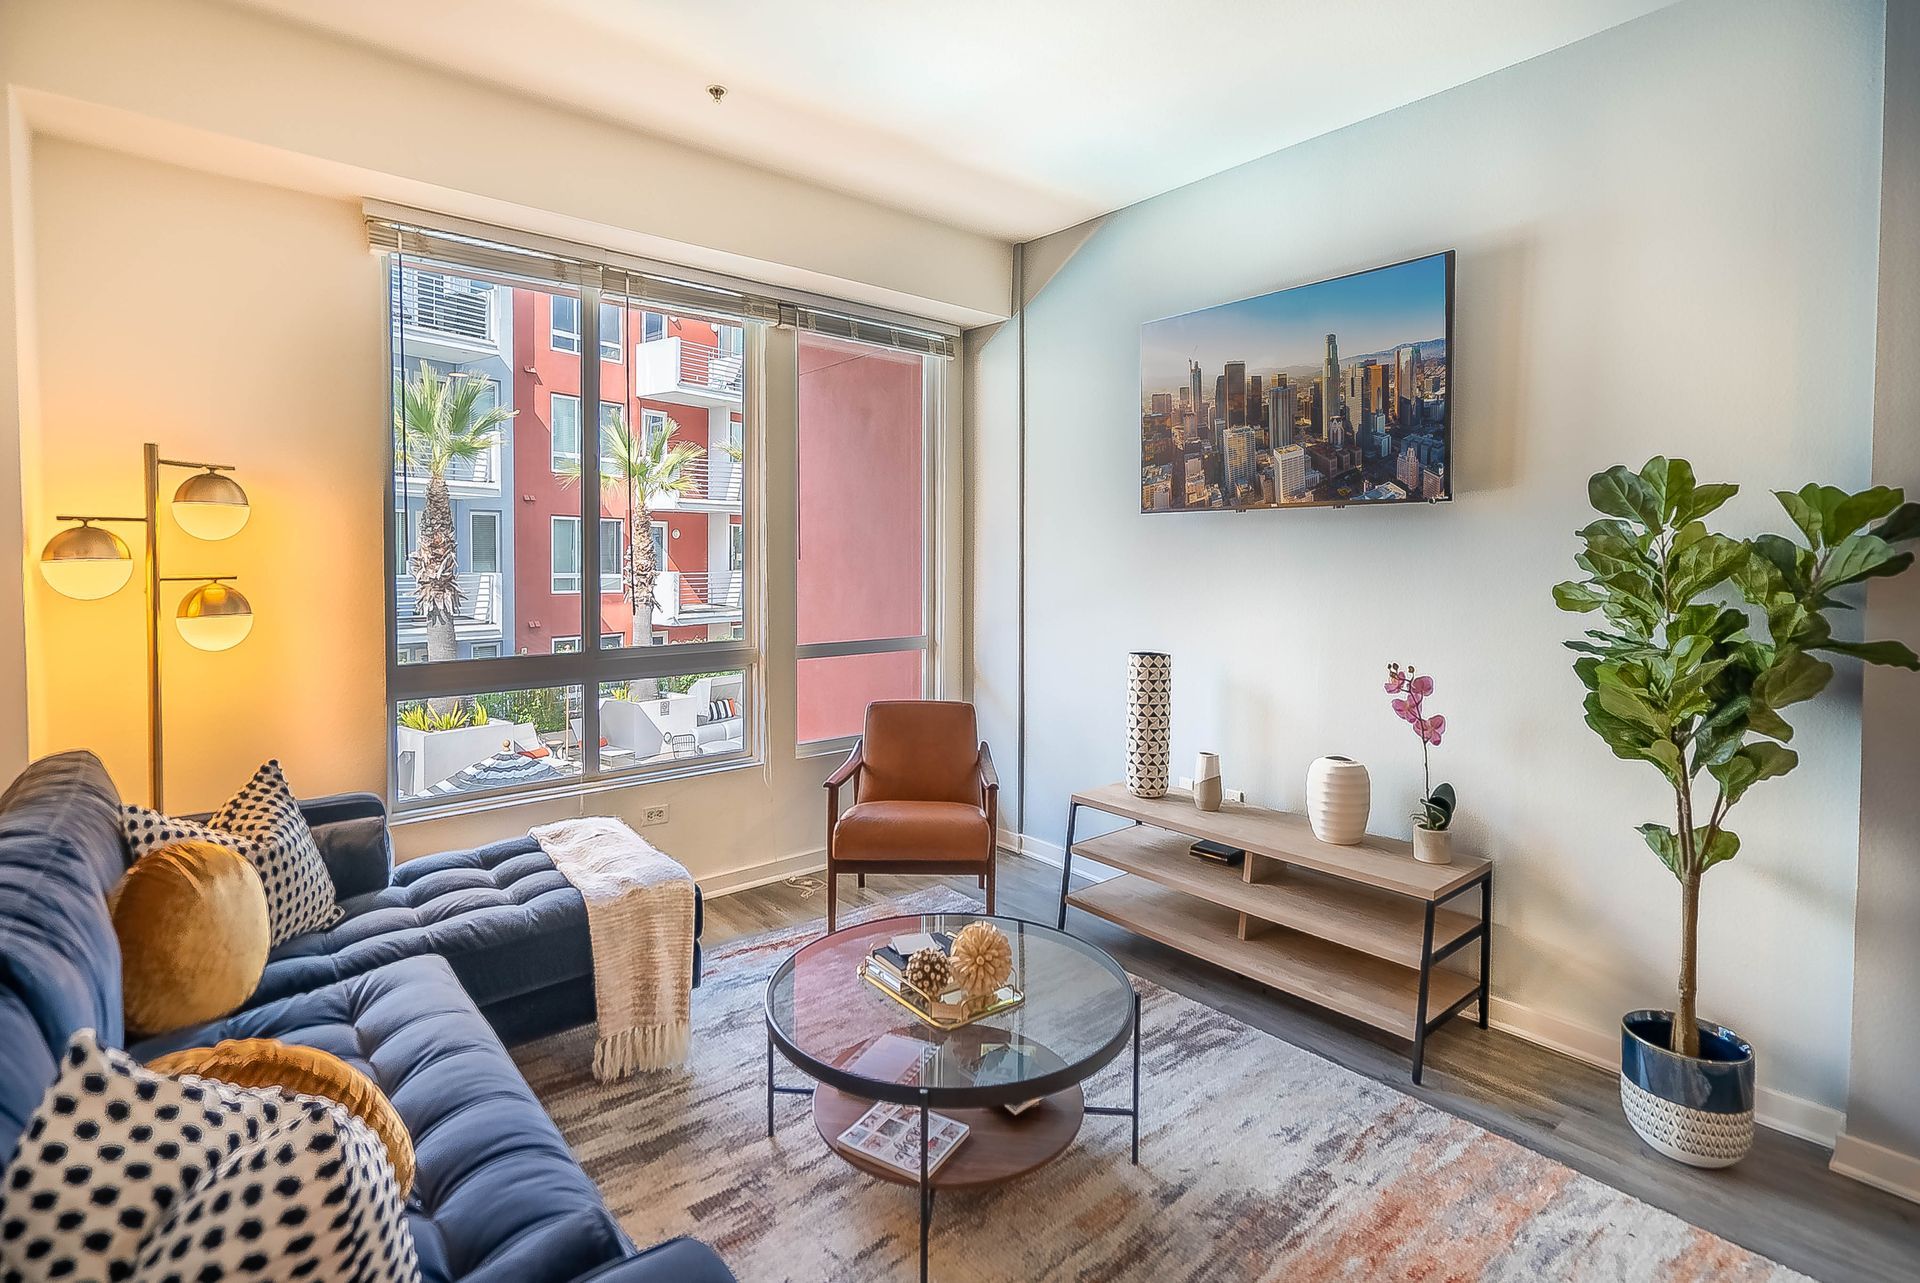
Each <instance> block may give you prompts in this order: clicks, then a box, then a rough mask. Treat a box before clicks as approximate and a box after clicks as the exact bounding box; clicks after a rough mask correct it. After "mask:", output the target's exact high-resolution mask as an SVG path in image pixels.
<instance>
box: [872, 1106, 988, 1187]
mask: <svg viewBox="0 0 1920 1283" xmlns="http://www.w3.org/2000/svg"><path fill="white" fill-rule="evenodd" d="M970 1130H971V1129H970V1128H969V1127H968V1126H967V1125H966V1124H965V1123H963V1122H961V1121H960V1120H959V1119H957V1118H948V1117H947V1116H946V1115H945V1114H932V1113H930V1114H928V1115H927V1174H928V1175H929V1176H931V1175H932V1174H933V1173H934V1172H936V1171H938V1170H940V1164H942V1163H944V1162H946V1161H947V1159H948V1157H950V1156H951V1155H952V1153H953V1151H954V1150H955V1149H957V1148H959V1146H960V1142H961V1141H963V1140H965V1139H966V1138H967V1132H968V1131H970ZM840 1143H841V1144H842V1145H845V1146H846V1147H847V1148H848V1149H851V1150H853V1151H854V1152H855V1153H856V1154H859V1155H860V1156H862V1157H863V1158H870V1159H872V1160H874V1161H875V1162H877V1163H881V1164H883V1165H885V1166H887V1167H891V1168H892V1169H893V1170H895V1171H897V1172H899V1173H901V1174H902V1175H905V1176H913V1177H916V1178H917V1177H918V1176H919V1175H920V1111H919V1110H918V1109H916V1108H914V1107H913V1106H912V1105H889V1104H886V1103H884V1102H883V1103H881V1104H877V1105H875V1106H874V1107H873V1108H872V1109H869V1110H868V1111H867V1112H866V1113H864V1114H862V1115H860V1118H859V1120H858V1121H856V1122H855V1123H854V1124H853V1126H851V1127H849V1128H847V1130H845V1131H843V1132H841V1133H840Z"/></svg>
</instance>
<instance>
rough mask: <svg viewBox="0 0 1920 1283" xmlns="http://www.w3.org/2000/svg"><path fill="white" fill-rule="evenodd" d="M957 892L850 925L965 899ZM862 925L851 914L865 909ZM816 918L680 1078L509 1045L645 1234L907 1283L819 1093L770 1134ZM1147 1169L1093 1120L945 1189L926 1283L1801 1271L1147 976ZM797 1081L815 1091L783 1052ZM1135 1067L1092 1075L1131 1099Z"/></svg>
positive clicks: (578, 1047)
mask: <svg viewBox="0 0 1920 1283" xmlns="http://www.w3.org/2000/svg"><path fill="white" fill-rule="evenodd" d="M972 907H974V905H973V903H972V902H971V901H968V900H967V899H965V898H964V897H962V896H960V895H958V894H957V893H955V892H952V891H949V890H946V889H935V890H929V891H927V892H923V893H915V894H913V895H909V896H903V897H900V898H898V899H895V900H893V901H891V902H889V903H888V904H887V905H884V906H880V907H878V908H875V909H869V910H867V911H866V912H864V913H862V914H860V915H858V916H859V917H862V918H865V917H875V916H882V915H884V914H892V913H931V912H941V911H949V912H950V911H965V910H966V909H968V908H972ZM849 920H851V915H850V919H849ZM819 929H820V927H819V924H817V923H816V924H813V925H810V926H805V927H796V928H792V929H789V930H783V931H778V932H772V933H769V934H766V935H761V936H755V937H750V938H746V939H742V940H738V941H734V942H730V943H728V944H724V945H721V946H719V947H718V948H716V949H714V950H713V952H712V953H711V955H709V959H708V962H707V974H706V980H705V982H704V984H703V985H702V987H701V988H700V990H699V991H698V992H697V993H696V994H695V995H694V1004H693V1020H694V1033H693V1051H692V1056H691V1058H690V1060H689V1062H688V1064H687V1065H686V1067H685V1068H684V1069H682V1070H677V1071H673V1072H670V1073H661V1074H652V1075H641V1076H640V1077H639V1078H637V1079H634V1080H632V1081H629V1082H626V1083H621V1084H614V1085H611V1086H604V1085H602V1084H599V1083H596V1082H595V1081H594V1080H593V1075H592V1072H591V1066H592V1063H593V1033H592V1030H591V1029H577V1030H573V1031H571V1032H568V1033H565V1034H560V1035H557V1036H556V1037H553V1038H549V1039H546V1040H544V1041H542V1042H537V1043H532V1044H529V1045H527V1046H525V1047H523V1048H520V1049H519V1050H518V1051H516V1052H515V1056H516V1058H517V1059H518V1060H519V1061H520V1065H521V1068H522V1070H523V1071H524V1072H525V1073H526V1076H527V1079H528V1081H529V1082H531V1083H532V1084H533V1087H534V1090H535V1091H537V1092H538V1093H539V1095H540V1099H541V1100H542V1101H543V1102H545V1104H546V1107H547V1109H548V1111H549V1112H550V1113H551V1114H552V1115H553V1117H554V1120H555V1121H556V1122H557V1123H558V1124H559V1126H560V1130H561V1131H562V1132H563V1133H564V1134H565V1135H566V1137H567V1140H568V1142H569V1143H570V1144H572V1146H573V1148H574V1151H575V1153H577V1154H578V1155H579V1156H580V1159H581V1161H582V1162H583V1163H584V1164H585V1166H586V1169H587V1172H588V1174H589V1175H591V1176H592V1177H593V1179H594V1180H595V1181H597V1182H598V1183H599V1185H600V1188H601V1190H602V1191H604V1192H605V1194H606V1198H607V1202H608V1204H609V1206H611V1207H612V1208H613V1211H614V1213H615V1215H617V1216H618V1217H619V1218H620V1221H621V1224H622V1225H624V1226H625V1227H626V1230H627V1232H628V1233H629V1234H631V1235H632V1236H633V1238H634V1240H635V1241H636V1242H639V1243H652V1242H656V1241H658V1240H660V1239H663V1238H669V1237H672V1236H673V1235H677V1234H691V1235H694V1236H696V1237H698V1238H702V1239H704V1240H706V1241H707V1242H708V1243H711V1244H712V1245H713V1246H714V1248H715V1249H717V1250H718V1251H719V1253H720V1254H721V1255H722V1256H723V1257H725V1258H726V1260H727V1263H728V1264H729V1265H730V1266H732V1267H733V1270H734V1271H735V1273H737V1274H738V1275H739V1276H740V1279H741V1280H742V1283H772V1281H773V1280H782V1279H788V1280H797V1281H804V1283H816V1281H818V1280H825V1279H832V1280H868V1279H874V1280H880V1279H885V1280H895V1279H907V1278H913V1277H917V1273H918V1265H919V1260H918V1246H919V1217H918V1204H917V1202H916V1197H915V1195H914V1192H913V1191H912V1190H911V1189H909V1188H905V1187H902V1186H897V1185H891V1184H887V1183H884V1182H882V1181H879V1180H876V1179H874V1178H872V1177H869V1176H866V1175H863V1174H862V1173H860V1172H858V1171H855V1170H854V1169H853V1168H852V1167H850V1166H848V1165H847V1164H846V1163H845V1162H843V1161H841V1160H840V1159H839V1158H838V1157H836V1156H835V1155H834V1154H833V1153H831V1152H830V1151H829V1150H828V1149H827V1148H826V1146H825V1145H824V1144H823V1143H822V1142H821V1140H820V1137H819V1134H818V1133H817V1132H816V1131H815V1130H814V1126H813V1120H812V1117H811V1111H810V1108H809V1106H808V1103H807V1101H806V1099H805V1098H804V1097H799V1096H782V1097H779V1098H778V1099H777V1101H776V1104H775V1110H776V1120H777V1130H776V1132H775V1135H774V1138H773V1139H772V1140H768V1139H767V1136H766V1113H765V1096H764V1087H763V1082H764V1074H765V1056H766V1033H765V1025H764V1023H763V1017H762V1014H761V1010H762V1009H761V1002H762V998H763V995H764V991H765V988H766V981H767V977H768V975H769V974H771V972H772V971H773V969H774V967H775V966H777V965H778V963H779V962H780V960H781V959H782V958H784V957H785V956H786V954H787V953H789V952H790V951H791V950H793V949H794V948H797V947H798V946H799V945H800V944H801V943H803V942H804V941H806V940H807V939H809V938H811V937H812V936H813V935H815V934H817V933H818V931H819ZM1134 984H1135V985H1136V987H1138V988H1139V990H1140V992H1141V994H1142V999H1143V1003H1144V1015H1143V1019H1142V1029H1143V1030H1144V1032H1145V1042H1144V1046H1143V1059H1142V1066H1141V1074H1142V1078H1141V1107H1142V1123H1143V1126H1142V1128H1141V1134H1140V1166H1138V1167H1134V1166H1131V1165H1130V1164H1129V1163H1128V1162H1127V1123H1126V1120H1125V1119H1124V1118H1088V1119H1087V1120H1086V1124H1085V1126H1084V1127H1083V1128H1082V1129H1081V1132H1080V1136H1079V1139H1078V1140H1076V1141H1075V1142H1074V1144H1073V1146H1072V1147H1071V1148H1070V1149H1069V1150H1068V1151H1067V1152H1066V1153H1065V1154H1064V1155H1063V1156H1061V1157H1060V1158H1059V1159H1058V1160H1056V1161H1055V1162H1054V1163H1053V1164H1051V1165H1050V1166H1048V1167H1045V1168H1043V1169H1041V1170H1040V1171H1039V1172H1036V1173H1034V1174H1032V1175H1030V1176H1027V1177H1025V1178H1024V1179H1022V1180H1020V1181H1016V1182H1014V1183H1012V1184H1010V1185H1007V1186H1003V1187H1000V1188H997V1189H989V1190H981V1191H971V1192H969V1191H949V1192H947V1193H944V1194H942V1195H941V1196H940V1201H939V1205H938V1208H937V1209H936V1211H935V1214H934V1222H933V1236H932V1245H931V1246H932V1274H933V1277H934V1278H936V1279H961V1278H964V1279H970V1280H1020V1281H1021V1283H1027V1281H1029V1280H1038V1279H1047V1280H1053V1279H1085V1280H1094V1279H1098V1280H1107V1279H1150V1280H1154V1281H1155V1283H1175V1281H1181V1283H1201V1281H1202V1280H1209V1281H1211V1280H1221V1281H1223V1283H1224V1281H1226V1280H1235V1281H1237V1280H1255V1279H1257V1280H1283V1279H1284V1280H1288V1281H1289V1283H1313V1281H1316V1280H1331V1279H1339V1280H1355V1281H1360V1280H1369V1281H1370V1280H1420V1281H1421V1283H1445V1281H1448V1280H1468V1279H1505V1280H1515V1281H1516V1283H1517V1281H1519V1280H1527V1281H1530V1283H1531V1281H1533V1280H1542V1279H1565V1280H1596V1281H1597V1280H1614V1281H1617V1280H1640V1279H1661V1280H1700V1281H1701V1283H1705V1281H1706V1280H1715V1281H1717V1283H1724V1281H1726V1280H1758V1279H1765V1280H1791V1279H1799V1278H1801V1277H1802V1276H1801V1275H1798V1274H1795V1273H1794V1272H1793V1271H1791V1270H1788V1269H1786V1268H1785V1267H1783V1266H1780V1265H1777V1264H1775V1263H1773V1262H1771V1261H1768V1260H1765V1259H1764V1258H1761V1257H1758V1256H1755V1255H1753V1254H1752V1253H1750V1252H1747V1251H1745V1250H1744V1249H1742V1248H1739V1247H1736V1246H1734V1245H1733V1244H1732V1243H1729V1242H1727V1241H1726V1240H1724V1239H1720V1238H1716V1237H1715V1236H1713V1235H1711V1234H1708V1233H1706V1232H1705V1231H1704V1230H1699V1229H1695V1228H1693V1227H1692V1226H1690V1225H1688V1224H1686V1223H1685V1222H1683V1221H1681V1220H1679V1219H1677V1218H1676V1217H1673V1216H1670V1215H1668V1214H1667V1213H1665V1212H1662V1211H1660V1210H1658V1209H1656V1208H1653V1207H1650V1206H1648V1205H1647V1204H1645V1203H1642V1202H1640V1201H1638V1200H1637V1199H1634V1198H1630V1197H1628V1196H1627V1195H1625V1194H1622V1193H1620V1192H1619V1191H1617V1190H1614V1189H1611V1188H1609V1187H1608V1186H1606V1185H1602V1184H1600V1183H1599V1182H1598V1181H1594V1180H1590V1179H1588V1178H1587V1177H1585V1176H1582V1175H1580V1174H1578V1173H1577V1172H1575V1171H1573V1170H1572V1169H1571V1168H1568V1167H1565V1166H1563V1165H1561V1164H1559V1163H1556V1162H1553V1161H1552V1160H1550V1159H1547V1158H1544V1157H1542V1156H1540V1155H1538V1154H1536V1153H1534V1152H1533V1151H1531V1150H1528V1149H1525V1148H1522V1147H1521V1146H1519V1145H1516V1144H1514V1143H1512V1142H1511V1141H1507V1140H1504V1139H1502V1138H1500V1137H1498V1136H1495V1135H1493V1134H1492V1133H1490V1132H1487V1131H1484V1130H1482V1129H1481V1128H1479V1127H1476V1126H1475V1125H1473V1124H1472V1123H1469V1122H1466V1121H1464V1120H1462V1119H1459V1118H1455V1117H1454V1116H1453V1115H1451V1114H1448V1113H1445V1112H1444V1111H1442V1110H1438V1109H1435V1108H1433V1107H1431V1106H1429V1105H1425V1104H1422V1103H1421V1102H1419V1101H1417V1100H1414V1099H1413V1098H1411V1097H1409V1096H1405V1095H1402V1094H1401V1093H1400V1092H1398V1091H1396V1090H1394V1089H1393V1088H1392V1087H1389V1086H1386V1085H1384V1084H1382V1083H1378V1082H1375V1081H1373V1080H1372V1079H1370V1078H1365V1077H1362V1076H1361V1075H1359V1074H1355V1073H1352V1072H1350V1071H1348V1070H1346V1069H1342V1068H1341V1067H1339V1066H1338V1065H1335V1064H1333V1063H1331V1062H1329V1061H1326V1060H1323V1059H1321V1058H1320V1057H1318V1056H1315V1055H1312V1054H1310V1053H1308V1052H1305V1051H1302V1050H1300V1049H1299V1048H1297V1047H1294V1046H1292V1045H1290V1044H1288V1043H1285V1042H1281V1041H1280V1040H1279V1039H1276V1038H1273V1037H1270V1036H1269V1035H1267V1034H1264V1033H1262V1032H1260V1031H1259V1030H1256V1029H1252V1028H1250V1027H1248V1026H1246V1025H1243V1024H1241V1023H1239V1022H1238V1021H1236V1020H1232V1019H1230V1018H1228V1017H1227V1016H1224V1015H1221V1014H1220V1013H1219V1012H1217V1011H1214V1010H1212V1009H1211V1008H1208V1007H1205V1006H1202V1005H1201V1004H1199V1003H1196V1002H1192V1001H1190V1000H1188V999H1186V998H1183V997H1181V996H1180V995H1178V994H1175V993H1172V992H1170V991H1168V990H1165V989H1161V988H1160V987H1158V986H1157V985H1153V984H1150V983H1148V982H1146V981H1143V980H1140V979H1138V978H1137V977H1136V978H1135V980H1134ZM779 1072H780V1074H781V1079H780V1080H781V1081H782V1082H792V1083H801V1082H804V1079H803V1078H801V1077H800V1076H799V1071H798V1070H796V1069H794V1068H793V1067H792V1066H790V1065H787V1064H786V1063H785V1062H784V1061H781V1062H779ZM1128 1087H1129V1077H1128V1067H1127V1058H1126V1057H1125V1056H1122V1057H1120V1058H1119V1060H1117V1061H1115V1062H1114V1064H1112V1065H1110V1066H1108V1067H1107V1068H1106V1069H1105V1070H1103V1071H1102V1072H1101V1073H1100V1074H1098V1075H1096V1076H1095V1077H1094V1078H1093V1079H1092V1080H1091V1081H1090V1082H1089V1084H1088V1088H1087V1099H1088V1101H1089V1102H1091V1103H1099V1102H1108V1103H1113V1104H1121V1103H1124V1102H1125V1099H1126V1095H1127V1091H1128Z"/></svg>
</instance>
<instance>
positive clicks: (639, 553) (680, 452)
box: [560, 409, 706, 640]
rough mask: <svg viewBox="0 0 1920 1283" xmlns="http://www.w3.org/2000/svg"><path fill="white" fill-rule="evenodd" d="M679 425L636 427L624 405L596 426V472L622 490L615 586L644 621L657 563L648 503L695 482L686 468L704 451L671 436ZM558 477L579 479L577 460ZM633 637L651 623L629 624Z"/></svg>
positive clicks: (647, 630)
mask: <svg viewBox="0 0 1920 1283" xmlns="http://www.w3.org/2000/svg"><path fill="white" fill-rule="evenodd" d="M679 430H680V425H679V424H678V423H676V422H675V421H674V420H672V419H668V420H666V421H665V422H664V423H662V424H661V425H660V426H659V427H658V428H656V429H654V430H652V431H648V430H647V429H645V428H642V429H641V430H640V431H639V432H638V433H636V432H634V430H633V428H632V427H631V426H629V425H628V423H627V416H626V412H625V410H624V409H623V410H622V411H621V413H620V417H619V418H617V419H615V420H613V421H612V422H610V423H607V424H605V425H603V426H602V428H601V432H600V476H601V478H602V479H604V480H606V481H610V482H613V483H614V484H615V485H618V486H621V487H623V488H624V489H625V491H626V496H627V556H626V558H625V561H626V568H625V572H624V573H623V574H622V576H621V584H620V590H621V593H622V595H623V596H625V597H626V599H627V604H628V605H629V606H632V607H633V613H634V616H635V618H636V620H640V621H641V622H642V623H643V625H644V624H645V623H648V622H650V621H651V619H652V613H653V584H654V581H655V580H656V579H658V578H659V577H660V567H659V566H658V565H657V564H656V563H655V561H654V557H653V503H654V501H655V500H656V499H659V498H661V497H662V496H665V495H670V494H681V493H684V492H685V491H688V490H691V489H693V488H694V486H695V485H696V484H697V481H696V478H695V477H694V476H693V475H692V474H691V473H689V472H688V471H687V468H688V465H690V464H691V463H693V461H694V460H696V459H698V458H700V457H701V456H702V455H704V454H706V451H705V450H704V449H702V448H701V447H699V446H697V445H693V444H692V443H690V442H686V441H675V440H674V439H673V434H674V433H676V432H678V431H679ZM560 476H561V478H562V480H565V481H569V482H573V481H578V480H579V479H580V465H579V464H577V463H576V464H574V465H572V466H571V467H570V468H569V469H567V470H565V471H563V472H561V474H560ZM634 632H635V635H636V636H638V637H645V638H648V639H649V640H651V638H652V636H653V629H652V628H651V627H646V626H642V627H639V628H636V629H635V630H634Z"/></svg>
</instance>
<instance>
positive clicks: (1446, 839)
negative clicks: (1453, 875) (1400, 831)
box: [1413, 824, 1453, 864]
mask: <svg viewBox="0 0 1920 1283" xmlns="http://www.w3.org/2000/svg"><path fill="white" fill-rule="evenodd" d="M1413 858H1414V859H1416V860H1418V861H1420V862H1421V863H1422V864H1452V863H1453V830H1452V829H1423V828H1421V827H1420V826H1419V825H1417V824H1416V825H1414V826H1413Z"/></svg>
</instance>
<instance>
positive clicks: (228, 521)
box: [173, 472, 253, 539]
mask: <svg viewBox="0 0 1920 1283" xmlns="http://www.w3.org/2000/svg"><path fill="white" fill-rule="evenodd" d="M252 511H253V510H252V509H251V508H250V507H248V505H247V492H246V491H245V490H242V489H241V488H240V483H239V482H237V481H235V480H234V479H233V478H232V477H229V476H227V475H226V474H225V473H222V472H200V473H196V474H194V475H193V476H191V477H188V478H187V479H186V480H185V481H182V482H181V483H180V488H179V489H178V490H176V491H174V492H173V519H174V520H175V521H177V522H179V523H180V528H181V529H182V530H184V531H186V532H187V533H188V534H190V535H192V536H193V537H194V538H196V539H227V538H230V537H232V536H233V535H236V534H238V533H240V528H241V527H242V526H244V525H246V524H247V518H248V517H249V516H251V515H252Z"/></svg>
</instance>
